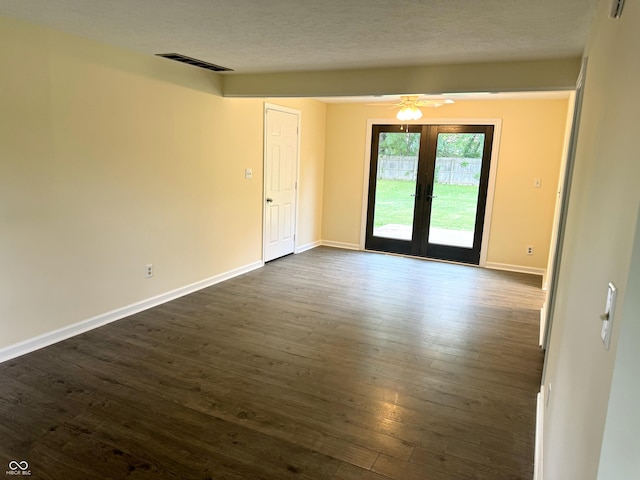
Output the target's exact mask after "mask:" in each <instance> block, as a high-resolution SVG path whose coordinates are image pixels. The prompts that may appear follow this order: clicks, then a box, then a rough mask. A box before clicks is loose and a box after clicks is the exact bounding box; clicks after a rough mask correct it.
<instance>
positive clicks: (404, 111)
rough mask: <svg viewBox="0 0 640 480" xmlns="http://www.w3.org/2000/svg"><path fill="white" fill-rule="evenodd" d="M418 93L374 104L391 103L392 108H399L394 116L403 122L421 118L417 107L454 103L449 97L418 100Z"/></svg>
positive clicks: (432, 106)
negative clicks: (390, 101) (392, 101)
mask: <svg viewBox="0 0 640 480" xmlns="http://www.w3.org/2000/svg"><path fill="white" fill-rule="evenodd" d="M419 98H420V97H419V96H418V95H402V96H400V101H399V102H396V103H387V104H384V103H377V104H376V105H391V106H393V107H394V108H399V110H398V113H396V118H397V119H398V120H401V121H403V122H406V121H409V120H419V119H420V118H422V110H420V108H419V107H431V108H436V107H441V106H442V105H446V104H449V103H454V102H453V100H451V99H450V98H433V99H425V100H419Z"/></svg>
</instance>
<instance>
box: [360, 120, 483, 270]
mask: <svg viewBox="0 0 640 480" xmlns="http://www.w3.org/2000/svg"><path fill="white" fill-rule="evenodd" d="M493 136H494V126H493V125H462V124H461V125H405V126H402V125H373V126H372V131H371V161H370V169H369V189H368V202H367V222H366V234H365V248H366V249H368V250H378V251H384V252H392V253H400V254H407V255H413V256H421V257H427V258H436V259H442V260H452V261H457V262H463V263H470V264H476V265H478V264H479V263H480V258H481V248H482V238H483V229H484V223H485V212H486V204H487V194H488V190H489V173H490V167H491V153H492V145H493Z"/></svg>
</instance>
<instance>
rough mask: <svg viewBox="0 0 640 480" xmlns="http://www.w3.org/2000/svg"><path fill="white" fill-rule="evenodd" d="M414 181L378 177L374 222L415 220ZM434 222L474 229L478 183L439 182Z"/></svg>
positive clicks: (401, 222)
mask: <svg viewBox="0 0 640 480" xmlns="http://www.w3.org/2000/svg"><path fill="white" fill-rule="evenodd" d="M412 193H415V183H414V182H408V181H405V180H378V183H377V189H376V210H375V218H374V226H376V227H381V226H383V225H387V224H390V223H395V224H400V225H411V224H413V203H414V197H412V196H411V194H412ZM433 194H434V195H437V197H438V198H434V199H433V208H432V212H431V226H433V227H436V228H446V229H448V230H463V231H468V232H471V231H473V229H474V225H475V220H476V204H477V200H478V187H474V186H466V185H445V184H442V183H436V185H435V187H434V189H433Z"/></svg>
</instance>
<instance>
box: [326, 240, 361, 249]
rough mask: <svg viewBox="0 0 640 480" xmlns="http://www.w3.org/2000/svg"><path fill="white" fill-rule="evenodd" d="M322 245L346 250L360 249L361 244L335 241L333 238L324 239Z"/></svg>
mask: <svg viewBox="0 0 640 480" xmlns="http://www.w3.org/2000/svg"><path fill="white" fill-rule="evenodd" d="M322 245H324V246H325V247H334V248H343V249H345V250H360V245H358V244H357V243H344V242H333V241H331V240H322Z"/></svg>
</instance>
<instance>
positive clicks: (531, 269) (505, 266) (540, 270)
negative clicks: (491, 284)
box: [485, 262, 547, 283]
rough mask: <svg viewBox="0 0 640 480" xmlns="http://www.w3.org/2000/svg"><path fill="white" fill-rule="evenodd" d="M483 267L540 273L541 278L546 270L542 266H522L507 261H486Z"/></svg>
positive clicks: (532, 273) (533, 273)
mask: <svg viewBox="0 0 640 480" xmlns="http://www.w3.org/2000/svg"><path fill="white" fill-rule="evenodd" d="M485 267H486V268H491V269H493V270H505V271H507V272H517V273H529V274H531V275H540V276H541V277H542V278H543V279H544V277H545V276H546V273H547V271H546V270H545V269H544V268H536V267H524V266H522V265H511V264H508V263H495V262H487V263H486V264H485ZM543 283H544V282H543Z"/></svg>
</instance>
